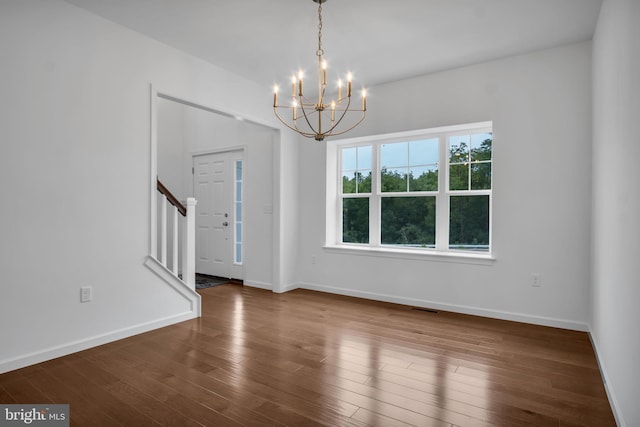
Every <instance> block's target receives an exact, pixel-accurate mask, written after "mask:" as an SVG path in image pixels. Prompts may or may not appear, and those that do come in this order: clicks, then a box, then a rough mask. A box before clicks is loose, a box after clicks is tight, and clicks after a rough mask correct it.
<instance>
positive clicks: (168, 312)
mask: <svg viewBox="0 0 640 427" xmlns="http://www.w3.org/2000/svg"><path fill="white" fill-rule="evenodd" d="M0 58H2V78H1V80H0V93H1V94H2V103H1V104H0V141H1V144H2V146H1V155H0V183H1V185H0V200H2V202H1V204H0V236H2V237H1V238H0V274H1V277H0V283H1V285H0V293H1V297H0V342H2V345H0V372H1V371H5V370H9V369H13V368H16V367H19V366H23V365H25V364H29V363H33V362H37V361H40V360H44V359H46V358H50V357H54V356H57V355H60V354H65V353H68V352H70V351H73V350H77V349H80V348H84V347H87V346H90V345H95V344H98V343H101V342H106V341H109V340H112V339H116V338H118V337H121V336H126V335H130V334H132V333H135V332H140V331H141V330H146V329H149V328H153V327H157V326H160V325H161V324H166V323H171V322H175V321H177V320H180V319H183V318H186V317H188V316H189V315H190V314H191V313H192V307H191V306H190V305H189V303H188V301H186V300H185V299H184V298H182V297H181V296H180V295H177V294H176V292H175V291H173V290H172V289H171V288H169V287H167V286H166V285H165V284H164V283H163V282H162V281H161V280H160V279H159V278H158V277H156V276H155V275H154V274H153V273H152V272H151V271H150V270H148V269H147V268H145V266H144V264H143V263H144V260H145V257H146V256H147V255H148V254H149V249H150V248H149V242H150V236H149V218H150V187H151V183H150V174H151V170H150V138H151V136H150V116H151V109H150V85H151V84H153V85H154V87H156V88H157V89H158V90H161V91H165V92H167V93H170V94H173V95H176V96H181V97H184V98H186V99H189V100H191V101H194V102H197V103H200V104H203V105H212V106H218V105H222V106H224V108H225V110H226V111H229V112H230V113H232V114H233V113H235V112H242V115H243V116H245V117H247V118H251V119H254V120H258V121H266V122H269V121H272V117H271V111H270V108H269V103H270V101H269V100H270V99H271V98H270V97H271V94H270V88H261V87H258V86H256V85H254V84H252V83H249V82H247V81H246V80H244V79H241V78H239V77H236V76H234V75H232V74H230V73H228V72H226V71H223V70H221V69H219V68H217V67H214V66H211V65H209V64H206V63H205V62H203V61H200V60H198V59H196V58H193V57H191V56H188V55H185V54H183V53H181V52H179V51H177V50H175V49H172V48H169V47H167V46H165V45H162V44H160V43H157V42H155V41H152V40H151V39H149V38H146V37H144V36H141V35H139V34H137V33H134V32H132V31H130V30H128V29H125V28H124V27H121V26H118V25H115V24H113V23H111V22H108V21H106V20H103V19H102V18H99V17H97V16H95V15H92V14H90V13H88V12H86V11H83V10H82V9H79V8H76V7H75V6H72V5H69V4H67V3H64V2H61V1H58V0H23V1H12V2H2V6H1V10H0ZM263 101H264V102H263ZM263 105H264V107H262V106H263ZM277 143H278V144H279V143H280V142H279V141H278V142H277ZM285 196H286V195H285ZM294 200H295V197H294ZM278 211H279V210H278ZM275 222H276V223H277V224H278V227H279V228H284V229H285V234H286V233H290V234H291V233H293V232H292V231H291V230H289V229H287V227H286V226H281V225H280V218H279V217H278V218H276V221H275ZM279 245H280V242H279V241H276V242H274V243H273V246H275V247H279ZM276 262H278V263H280V262H281V261H280V260H279V259H278V260H276ZM289 274H291V273H290V272H289ZM87 285H88V286H92V287H93V294H94V300H93V302H91V303H87V304H80V302H79V299H80V298H79V293H80V287H81V286H87Z"/></svg>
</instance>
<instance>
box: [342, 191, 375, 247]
mask: <svg viewBox="0 0 640 427" xmlns="http://www.w3.org/2000/svg"><path fill="white" fill-rule="evenodd" d="M342 241H343V242H345V243H369V199H368V198H366V197H365V198H357V199H347V198H345V199H342Z"/></svg>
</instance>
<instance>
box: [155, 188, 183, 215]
mask: <svg viewBox="0 0 640 427" xmlns="http://www.w3.org/2000/svg"><path fill="white" fill-rule="evenodd" d="M158 191H159V192H160V193H162V194H164V195H165V196H167V200H168V201H169V203H171V204H172V205H173V206H175V207H176V209H178V212H180V215H182V216H187V208H186V207H185V206H184V205H183V204H182V203H180V200H178V199H177V198H176V196H174V195H173V194H171V191H169V189H168V188H167V187H165V186H164V185H163V184H162V183H161V182H160V180H159V179H158Z"/></svg>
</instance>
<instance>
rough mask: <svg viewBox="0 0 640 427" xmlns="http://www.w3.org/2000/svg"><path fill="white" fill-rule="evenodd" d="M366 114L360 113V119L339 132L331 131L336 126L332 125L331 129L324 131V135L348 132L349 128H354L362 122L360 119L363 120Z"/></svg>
mask: <svg viewBox="0 0 640 427" xmlns="http://www.w3.org/2000/svg"><path fill="white" fill-rule="evenodd" d="M363 113H364V111H363ZM365 116H366V114H362V117H360V120H358V121H357V122H356V123H355V124H354V125H353V126H351V127H350V128H348V129H345V130H342V131H340V132H333V130H334V129H335V128H336V126H337V124H336V126H332V127H331V129H329V130H328V131H327V132H325V134H324V135H325V136H337V135H342V134H343V133H347V132H349V131H350V130H351V129H353V128H355V127H356V126H358V125H359V124H360V123H362V121H363V120H364V118H365Z"/></svg>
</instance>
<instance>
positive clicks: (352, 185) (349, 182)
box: [342, 171, 358, 194]
mask: <svg viewBox="0 0 640 427" xmlns="http://www.w3.org/2000/svg"><path fill="white" fill-rule="evenodd" d="M357 177H358V173H357V172H355V171H350V172H343V173H342V193H343V194H355V192H356V188H357V185H356V181H357Z"/></svg>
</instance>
